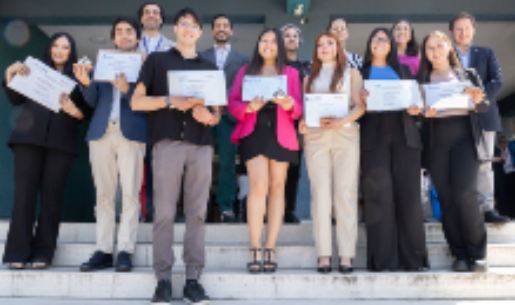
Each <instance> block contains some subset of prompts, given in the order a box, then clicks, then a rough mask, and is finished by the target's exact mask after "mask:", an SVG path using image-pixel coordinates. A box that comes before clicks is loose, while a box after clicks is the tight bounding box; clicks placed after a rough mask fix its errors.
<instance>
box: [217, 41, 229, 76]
mask: <svg viewBox="0 0 515 305" xmlns="http://www.w3.org/2000/svg"><path fill="white" fill-rule="evenodd" d="M229 52H231V45H230V44H226V45H225V46H223V47H219V46H217V45H215V56H216V66H217V67H218V70H223V69H224V66H225V61H226V60H227V56H228V55H229Z"/></svg>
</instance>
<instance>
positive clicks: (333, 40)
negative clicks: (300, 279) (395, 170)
mask: <svg viewBox="0 0 515 305" xmlns="http://www.w3.org/2000/svg"><path fill="white" fill-rule="evenodd" d="M362 88H363V80H362V78H361V74H360V73H359V71H358V70H356V69H351V68H350V67H349V65H348V62H347V58H346V56H345V53H344V52H343V48H342V47H341V46H340V43H339V41H338V38H337V36H336V35H334V34H332V33H323V34H321V35H319V36H318V38H317V40H316V42H315V50H314V54H313V64H312V66H311V73H310V75H309V76H308V77H307V78H306V79H305V81H304V92H305V93H306V94H313V93H316V94H325V95H334V94H343V96H344V98H346V99H348V101H346V104H347V103H348V104H349V106H350V107H349V113H348V114H347V115H346V116H344V117H327V118H321V119H320V120H321V122H320V127H319V128H309V127H308V126H306V121H305V120H302V121H301V122H300V132H301V133H303V134H304V152H305V156H306V164H307V168H308V173H309V178H310V182H311V194H312V195H311V197H312V199H311V200H312V201H311V214H312V218H313V234H314V237H315V245H316V248H317V253H318V257H319V259H318V268H317V271H318V272H320V273H328V272H331V259H330V258H331V255H332V240H333V239H332V237H331V232H332V226H331V207H332V206H333V205H334V210H335V216H336V241H337V244H338V253H339V257H340V259H339V268H338V270H339V271H340V272H341V273H351V272H352V271H353V268H352V262H351V260H352V258H354V256H355V255H356V239H357V236H358V212H357V206H358V180H359V129H358V125H357V124H356V120H357V119H359V118H360V117H361V116H362V115H363V113H364V112H365V104H364V103H363V101H362V99H361V90H362ZM305 111H306V113H305V115H307V111H308V109H307V106H306V109H305Z"/></svg>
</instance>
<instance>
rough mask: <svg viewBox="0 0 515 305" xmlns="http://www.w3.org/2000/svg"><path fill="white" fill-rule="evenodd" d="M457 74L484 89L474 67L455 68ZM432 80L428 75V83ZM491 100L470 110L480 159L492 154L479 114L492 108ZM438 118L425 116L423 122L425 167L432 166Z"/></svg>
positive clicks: (484, 159) (423, 158)
mask: <svg viewBox="0 0 515 305" xmlns="http://www.w3.org/2000/svg"><path fill="white" fill-rule="evenodd" d="M454 71H456V74H457V75H458V78H459V79H460V80H461V81H470V82H471V83H472V84H473V85H474V86H476V87H479V88H481V89H483V90H485V89H484V87H483V83H482V82H481V78H480V77H479V75H478V74H477V72H476V70H474V69H460V68H455V69H454ZM430 81H431V76H428V77H427V79H426V83H429V82H430ZM490 105H491V104H490V101H489V100H488V97H485V99H484V100H483V101H482V102H481V103H479V104H476V107H475V109H474V110H472V111H469V117H470V128H471V129H472V136H473V137H474V143H475V146H476V153H477V158H478V160H481V161H486V160H491V159H492V157H493V156H492V155H490V149H489V148H488V145H487V142H486V140H485V137H484V135H483V132H484V130H483V128H482V127H481V123H480V119H479V115H480V114H483V113H487V112H488V110H489V108H490ZM434 120H437V119H435V118H425V119H424V121H423V124H422V138H423V142H424V148H425V149H424V153H423V154H422V155H423V156H422V164H423V167H424V168H430V166H431V157H430V156H431V154H430V151H431V149H432V147H433V132H432V130H433V122H434Z"/></svg>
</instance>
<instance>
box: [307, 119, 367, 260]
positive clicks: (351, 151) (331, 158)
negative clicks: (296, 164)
mask: <svg viewBox="0 0 515 305" xmlns="http://www.w3.org/2000/svg"><path fill="white" fill-rule="evenodd" d="M304 153H305V156H306V165H307V169H308V174H309V180H310V184H311V216H312V219H313V234H314V239H315V246H316V248H317V254H318V256H319V257H320V256H331V255H332V241H333V239H332V221H331V208H332V206H333V204H334V210H335V216H336V241H337V245H338V254H339V255H340V256H344V257H347V258H353V257H354V256H355V254H356V240H357V236H358V213H357V206H358V180H359V130H358V127H357V125H356V124H355V123H352V125H351V126H349V127H342V128H340V129H335V130H332V129H331V130H324V129H313V130H310V132H309V133H308V134H306V135H305V136H304Z"/></svg>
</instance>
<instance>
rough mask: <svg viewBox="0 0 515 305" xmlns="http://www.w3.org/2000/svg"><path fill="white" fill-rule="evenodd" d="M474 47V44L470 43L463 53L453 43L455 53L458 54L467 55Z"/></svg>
mask: <svg viewBox="0 0 515 305" xmlns="http://www.w3.org/2000/svg"><path fill="white" fill-rule="evenodd" d="M473 47H474V45H472V44H470V45H469V46H468V48H467V52H465V53H461V50H460V48H458V46H457V45H454V50H455V51H456V54H458V55H459V56H467V55H469V54H470V51H472V48H473Z"/></svg>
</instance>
